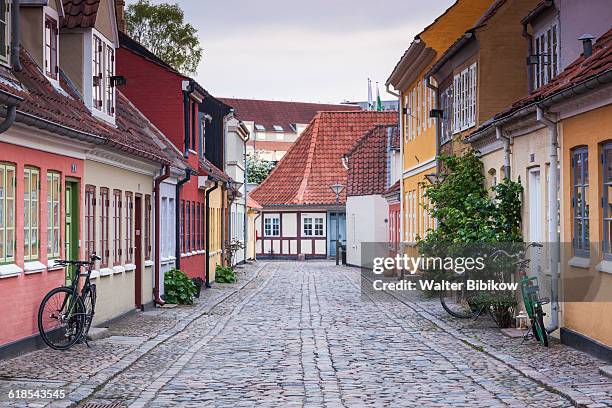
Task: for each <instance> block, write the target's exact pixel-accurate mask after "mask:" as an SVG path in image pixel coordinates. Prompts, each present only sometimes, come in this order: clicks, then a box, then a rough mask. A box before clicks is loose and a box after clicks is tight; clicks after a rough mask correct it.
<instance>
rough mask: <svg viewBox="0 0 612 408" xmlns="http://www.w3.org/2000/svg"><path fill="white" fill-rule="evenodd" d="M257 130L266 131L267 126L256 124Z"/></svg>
mask: <svg viewBox="0 0 612 408" xmlns="http://www.w3.org/2000/svg"><path fill="white" fill-rule="evenodd" d="M255 130H256V131H258V132H265V131H266V128H265V126H264V125H258V124H255Z"/></svg>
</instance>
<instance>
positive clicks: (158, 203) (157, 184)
mask: <svg viewBox="0 0 612 408" xmlns="http://www.w3.org/2000/svg"><path fill="white" fill-rule="evenodd" d="M168 177H170V166H169V165H165V166H164V173H163V174H162V175H160V176H158V177H157V178H156V179H155V185H154V188H153V193H154V194H155V285H154V286H153V301H154V302H155V303H156V304H158V305H160V306H163V305H164V304H165V303H166V302H164V301H163V300H162V299H161V297H160V296H159V286H160V285H159V282H160V278H161V277H160V274H161V259H160V257H161V227H160V224H161V214H160V213H159V211H160V210H159V209H160V207H161V196H160V193H159V190H160V185H161V183H162V182H163V181H164V180H166V179H167V178H168Z"/></svg>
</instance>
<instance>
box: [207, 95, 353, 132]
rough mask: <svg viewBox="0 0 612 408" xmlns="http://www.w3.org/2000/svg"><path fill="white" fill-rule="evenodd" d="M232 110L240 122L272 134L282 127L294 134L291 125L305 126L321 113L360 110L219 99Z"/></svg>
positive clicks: (348, 107) (342, 106) (350, 107)
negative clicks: (259, 127)
mask: <svg viewBox="0 0 612 408" xmlns="http://www.w3.org/2000/svg"><path fill="white" fill-rule="evenodd" d="M219 99H221V100H222V101H223V102H225V103H226V104H227V105H229V106H231V107H233V108H234V113H235V115H236V117H237V118H238V119H240V120H242V121H253V122H255V124H258V125H263V126H264V127H265V128H266V131H268V132H273V131H274V128H273V126H275V125H277V126H282V127H283V131H284V132H285V133H295V131H294V130H293V129H292V128H291V125H292V124H295V123H299V124H303V125H306V124H308V123H310V121H311V120H312V118H314V116H315V115H316V114H317V112H321V111H351V110H361V108H360V107H359V106H355V105H333V104H321V103H306V102H282V101H264V100H259V99H234V98H219Z"/></svg>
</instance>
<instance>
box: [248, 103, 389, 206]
mask: <svg viewBox="0 0 612 408" xmlns="http://www.w3.org/2000/svg"><path fill="white" fill-rule="evenodd" d="M396 120H397V112H396V111H385V112H375V111H347V112H319V113H317V114H316V116H315V117H314V119H313V120H312V122H310V125H308V127H307V128H306V129H305V130H304V132H302V134H301V135H300V137H299V138H298V139H297V140H296V142H295V143H294V144H293V146H292V147H291V149H289V151H288V152H287V154H285V156H284V157H283V158H282V159H281V161H280V162H279V163H278V165H277V166H276V167H275V168H274V170H272V172H271V173H270V175H269V176H268V178H266V180H264V181H263V182H262V183H261V184H260V185H259V186H258V187H257V188H256V189H255V190H253V191H252V192H251V194H252V195H253V198H254V199H255V200H257V201H258V202H259V203H260V204H261V205H263V206H270V205H332V204H334V203H335V201H336V196H335V194H334V193H333V192H332V191H331V189H330V186H331V185H332V184H335V183H341V184H344V185H346V180H347V177H346V169H345V168H344V167H343V166H342V157H343V156H344V154H345V153H346V152H347V150H348V149H349V148H350V147H351V146H353V145H354V144H355V142H356V141H357V140H358V139H359V138H360V137H361V136H362V135H363V134H364V133H365V132H366V131H367V130H368V129H370V128H372V127H373V126H374V125H376V124H382V123H393V122H395V121H396ZM340 202H341V203H344V202H346V189H344V190H343V191H342V193H341V195H340Z"/></svg>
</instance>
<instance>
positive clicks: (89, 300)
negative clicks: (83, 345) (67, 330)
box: [83, 285, 97, 337]
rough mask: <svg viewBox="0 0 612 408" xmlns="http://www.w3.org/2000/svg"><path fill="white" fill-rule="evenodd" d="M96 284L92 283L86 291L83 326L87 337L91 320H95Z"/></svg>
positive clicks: (84, 334)
mask: <svg viewBox="0 0 612 408" xmlns="http://www.w3.org/2000/svg"><path fill="white" fill-rule="evenodd" d="M96 295H97V294H96V285H91V287H90V289H89V290H88V291H87V293H85V302H84V304H85V324H84V326H85V327H84V328H83V336H84V337H87V333H89V328H90V327H91V322H92V321H93V318H94V315H95V310H96Z"/></svg>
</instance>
